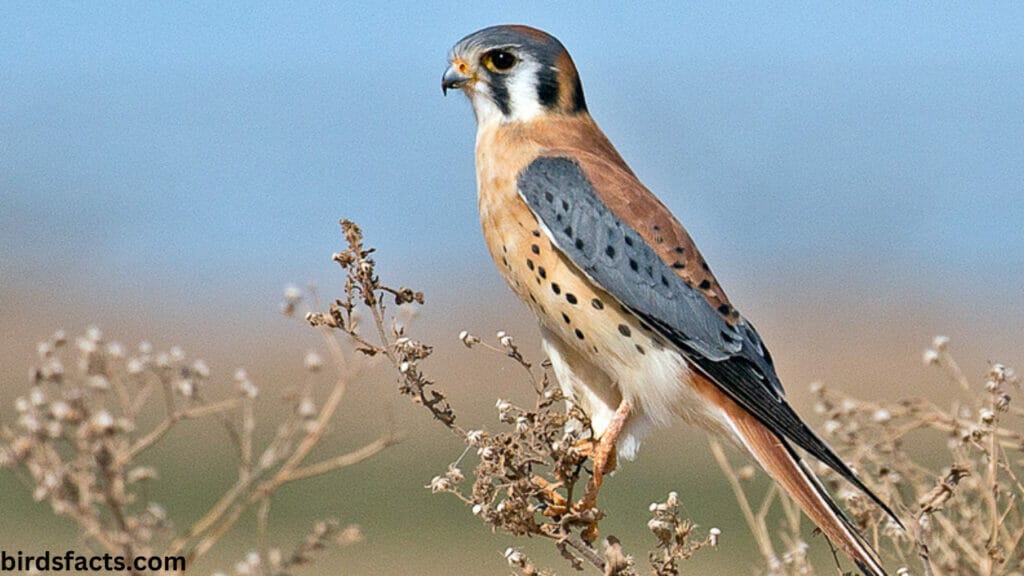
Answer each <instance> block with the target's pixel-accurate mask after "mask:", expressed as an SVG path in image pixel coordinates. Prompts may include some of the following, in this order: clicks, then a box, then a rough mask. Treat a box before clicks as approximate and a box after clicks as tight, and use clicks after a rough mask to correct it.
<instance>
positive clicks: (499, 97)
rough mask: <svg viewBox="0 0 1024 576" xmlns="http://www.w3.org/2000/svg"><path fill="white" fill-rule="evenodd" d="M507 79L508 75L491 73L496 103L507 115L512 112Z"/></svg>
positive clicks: (492, 92) (492, 94)
mask: <svg viewBox="0 0 1024 576" xmlns="http://www.w3.org/2000/svg"><path fill="white" fill-rule="evenodd" d="M507 79H508V76H507V75H505V74H491V96H492V97H493V98H494V103H495V104H497V106H498V109H499V110H501V113H502V114H503V115H505V116H508V115H509V114H511V113H512V103H511V102H510V97H509V95H508V86H507V85H506V84H505V81H506V80H507Z"/></svg>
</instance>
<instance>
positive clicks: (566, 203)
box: [562, 200, 569, 212]
mask: <svg viewBox="0 0 1024 576" xmlns="http://www.w3.org/2000/svg"><path fill="white" fill-rule="evenodd" d="M562 210H565V211H566V212H568V211H569V202H568V201H566V200H562Z"/></svg>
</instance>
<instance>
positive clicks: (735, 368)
mask: <svg viewBox="0 0 1024 576" xmlns="http://www.w3.org/2000/svg"><path fill="white" fill-rule="evenodd" d="M605 168H613V167H610V166H605ZM591 171H592V172H593V171H594V170H593V169H592V170H591ZM612 172H614V173H615V174H614V175H613V176H612V178H613V181H609V180H608V178H609V177H608V175H607V174H606V175H604V176H600V177H601V178H605V180H603V181H600V183H601V185H602V186H605V187H608V186H614V187H615V189H614V190H603V191H599V190H598V189H597V188H596V187H595V185H594V183H592V179H591V178H588V175H587V173H586V172H585V169H584V167H583V166H581V163H580V162H579V161H577V160H576V159H574V158H571V157H566V156H541V157H539V158H537V159H536V160H534V161H533V162H532V163H530V164H529V165H528V166H527V167H526V168H525V169H524V170H523V171H522V172H521V173H520V174H519V175H518V178H517V184H518V189H519V193H520V195H521V196H522V197H523V199H524V200H525V201H526V203H527V205H529V207H530V209H531V210H532V211H533V213H534V214H535V215H536V216H537V219H538V220H539V221H540V223H541V224H542V225H543V227H544V228H545V231H546V233H547V234H548V236H549V237H550V238H551V240H552V241H553V242H554V244H555V245H556V246H557V247H558V248H559V249H560V250H561V251H562V252H564V253H565V254H566V256H568V257H569V259H570V260H571V261H572V262H573V263H574V264H575V265H576V266H578V267H579V268H580V269H581V270H582V271H583V272H584V273H585V274H587V275H588V276H589V277H590V278H591V279H592V280H594V281H595V282H596V283H597V284H598V285H599V286H601V287H603V288H604V289H605V290H607V291H608V292H609V293H610V294H611V295H612V296H614V297H615V298H616V299H617V300H618V301H619V302H620V303H621V304H622V305H623V306H625V307H627V308H628V309H629V310H630V311H631V312H632V313H633V314H635V315H636V316H637V317H639V318H640V319H642V320H643V321H644V322H646V323H647V324H649V325H650V326H651V327H653V328H654V329H656V330H657V331H658V332H659V333H661V334H662V335H664V336H665V337H666V338H667V339H668V340H669V341H671V342H672V343H673V344H675V346H676V347H678V349H679V350H680V351H681V352H682V353H683V355H684V356H685V357H686V358H687V359H688V360H689V361H690V363H691V364H693V365H694V366H696V367H697V368H698V369H699V370H700V371H701V372H702V373H704V374H705V375H706V376H707V377H708V379H710V380H711V381H712V382H713V383H714V384H715V385H716V386H718V388H720V389H721V390H722V391H723V392H725V393H726V394H727V395H728V396H729V397H731V398H732V399H733V400H734V401H735V402H736V403H737V404H739V405H740V406H742V407H743V409H744V410H746V411H747V412H749V413H750V414H752V415H753V416H754V417H756V418H757V419H758V420H759V421H761V422H763V423H764V424H765V425H766V426H767V427H768V428H769V429H770V430H772V431H773V432H774V433H776V434H778V435H779V436H780V437H783V438H786V439H788V440H790V441H792V442H793V443H795V444H796V445H797V446H800V447H801V448H803V449H804V450H807V452H809V453H810V454H811V455H813V456H814V457H815V458H817V459H819V460H821V461H822V462H824V463H825V464H827V465H828V466H829V467H831V468H832V469H833V470H835V471H836V472H838V473H839V474H841V475H842V476H843V477H844V478H846V479H847V480H849V481H850V482H852V483H853V484H854V485H856V486H857V487H858V488H859V489H861V490H863V491H864V492H865V493H866V494H867V495H868V496H870V497H871V498H872V499H873V500H874V501H875V502H876V503H878V504H879V506H881V507H882V508H883V509H885V510H886V512H888V513H889V514H890V515H892V516H893V517H894V518H895V515H893V514H892V512H891V511H890V510H889V508H888V507H887V506H886V505H885V503H883V502H882V501H881V500H880V499H879V498H878V497H877V496H875V495H874V494H873V493H872V492H871V490H869V489H868V488H867V487H866V486H865V485H864V484H863V483H862V482H861V481H860V480H859V479H858V478H857V477H856V476H855V475H854V473H853V472H852V471H851V470H850V468H849V467H848V466H847V465H846V464H845V463H844V462H843V461H842V460H841V459H840V458H839V457H838V456H837V455H836V454H835V452H833V451H832V449H831V448H829V447H828V445H827V444H825V442H823V441H822V440H821V439H820V438H818V436H817V435H815V434H814V432H813V431H811V430H810V428H808V427H807V425H806V424H804V423H803V421H802V420H801V419H800V417H799V416H798V415H797V414H796V412H794V411H793V409H792V408H791V407H790V406H789V404H788V403H787V402H786V400H785V398H784V397H783V390H782V385H781V383H780V382H779V378H778V376H777V375H776V373H775V367H774V365H773V363H772V359H771V356H770V355H769V353H768V350H767V349H766V348H765V346H764V344H763V343H762V342H761V337H760V336H758V334H757V331H756V330H755V329H754V327H753V326H752V325H751V324H750V323H749V322H747V321H746V320H745V319H743V318H742V317H741V316H739V314H737V313H734V310H733V309H732V307H731V306H730V305H729V304H728V303H727V301H725V300H724V294H721V293H720V292H721V289H720V287H718V285H717V282H714V279H713V277H711V274H710V271H709V270H707V269H706V266H704V267H703V268H704V270H703V271H702V274H703V275H704V278H705V280H707V278H708V277H710V278H711V279H710V280H707V281H706V282H705V281H703V280H702V281H701V283H700V284H699V285H697V286H694V285H693V282H692V280H690V279H688V278H686V277H685V276H684V275H683V274H682V272H683V271H685V270H686V268H685V267H684V268H682V269H679V268H673V264H674V263H675V262H672V263H667V262H666V261H665V258H663V257H662V256H660V255H659V251H660V252H661V253H662V254H672V253H673V252H674V250H675V247H673V246H671V244H670V245H668V246H661V243H659V242H657V240H656V238H657V236H656V234H657V233H661V234H672V235H673V236H674V237H676V238H683V239H685V240H686V242H687V243H688V249H689V251H690V252H691V254H692V256H691V258H692V259H693V262H696V261H700V263H701V264H703V260H701V259H700V257H699V255H696V254H693V253H695V252H696V249H695V247H693V245H692V242H691V241H690V240H689V236H688V235H686V232H685V231H684V230H683V229H682V226H681V225H680V224H679V222H678V221H677V220H676V219H675V218H674V217H673V216H672V214H671V213H670V212H669V211H668V209H667V208H665V207H664V206H663V205H662V204H661V203H660V202H658V201H657V199H656V198H655V197H654V196H653V195H652V194H651V193H650V192H649V191H648V190H647V189H646V188H645V187H644V186H643V185H642V184H641V183H640V182H639V181H638V180H637V179H636V177H635V176H633V174H632V173H631V172H629V171H628V170H612ZM593 180H598V178H597V177H595V178H594V179H593ZM627 187H628V188H627ZM601 192H604V193H601ZM605 198H612V199H613V202H610V203H611V204H613V205H615V204H617V206H616V208H619V210H613V209H612V207H610V206H609V204H610V203H609V202H605ZM624 202H632V205H631V206H625V204H624ZM624 206H625V207H624ZM637 208H641V209H642V210H643V211H644V212H643V213H640V214H637V213H635V212H636V209H637ZM630 211H632V212H633V213H631V214H629V217H628V219H627V217H624V216H623V215H620V214H619V213H617V212H630ZM649 238H655V240H654V242H653V243H652V242H651V241H649ZM655 246H659V249H656V248H655ZM691 268H692V266H691ZM711 288H717V290H712V289H711ZM721 301H725V302H726V304H717V305H713V303H717V302H721Z"/></svg>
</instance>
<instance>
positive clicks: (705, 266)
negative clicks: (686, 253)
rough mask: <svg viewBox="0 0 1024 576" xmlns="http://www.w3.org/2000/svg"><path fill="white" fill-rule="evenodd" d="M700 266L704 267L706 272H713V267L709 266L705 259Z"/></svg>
mask: <svg viewBox="0 0 1024 576" xmlns="http://www.w3.org/2000/svg"><path fill="white" fill-rule="evenodd" d="M700 267H701V268H703V269H704V271H705V272H711V268H708V263H707V262H705V261H703V260H701V262H700Z"/></svg>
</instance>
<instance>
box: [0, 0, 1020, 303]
mask: <svg viewBox="0 0 1024 576" xmlns="http://www.w3.org/2000/svg"><path fill="white" fill-rule="evenodd" d="M207 4H208V3H191V4H186V3H98V2H97V3H91V2H90V3H66V4H62V3H46V4H39V3H21V4H15V3H5V4H4V5H3V6H2V7H0V254H2V255H3V256H2V258H0V296H2V292H3V290H4V285H5V284H6V285H7V289H16V288H11V286H12V285H14V284H17V281H23V282H29V283H36V284H37V285H38V284H52V285H53V288H54V289H55V290H63V291H66V292H68V291H70V292H77V293H96V294H106V293H111V292H113V293H116V292H119V291H120V292H130V293H136V294H159V295H163V296H165V297H169V298H171V300H172V301H178V300H180V301H185V300H189V299H193V298H195V293H196V292H201V293H204V294H208V295H210V296H209V297H210V298H231V299H234V298H246V299H254V300H256V301H264V302H266V301H270V302H272V301H274V300H276V299H277V298H278V295H279V293H280V287H281V286H283V285H284V284H285V283H287V282H290V281H298V282H302V281H305V280H306V279H308V278H318V277H320V275H326V274H328V273H329V272H331V270H332V269H331V268H330V264H329V261H328V258H329V255H330V253H331V252H333V251H334V250H335V249H336V248H337V246H338V242H339V240H338V238H339V234H338V228H337V224H336V223H337V220H338V218H340V217H349V218H353V219H355V220H357V221H359V222H360V223H362V224H363V226H364V228H366V229H367V231H368V232H369V234H370V237H371V240H372V241H373V242H374V243H376V244H378V245H379V246H380V247H381V248H382V249H384V250H385V251H386V252H385V253H386V254H387V259H388V261H389V262H391V263H392V264H393V265H399V266H403V267H405V274H406V275H408V276H411V277H412V278H413V279H419V278H428V277H448V276H451V275H455V276H459V277H461V278H468V279H469V280H470V281H471V282H472V281H477V280H479V282H481V283H482V284H484V285H487V286H495V285H497V284H498V283H499V282H500V281H499V280H498V279H497V275H496V274H491V273H490V272H491V270H490V269H489V268H487V272H488V274H480V273H478V272H474V270H476V268H477V267H480V266H487V267H489V266H490V264H489V262H488V260H487V256H486V252H485V250H484V248H483V243H482V240H481V235H480V231H479V224H478V221H477V216H476V204H475V183H474V174H473V165H472V162H473V159H472V148H473V138H474V129H475V127H474V124H473V118H472V114H471V112H470V108H469V105H468V103H467V102H466V101H465V99H464V98H462V97H461V96H458V95H456V97H452V96H451V95H449V97H448V98H442V96H441V91H440V85H439V80H440V75H441V73H442V71H443V69H444V67H445V64H446V63H445V55H446V53H447V51H448V49H449V47H450V46H451V45H452V44H453V43H454V42H455V41H456V40H458V39H459V38H460V37H462V36H463V35H465V34H467V33H469V32H472V31H474V30H476V29H478V28H481V27H483V26H486V25H490V24H495V23H502V22H519V23H527V24H531V25H534V26H538V27H541V28H544V29H546V30H548V31H550V32H552V33H554V34H555V35H557V36H558V37H559V38H560V39H562V41H563V42H564V43H565V44H566V46H567V47H568V48H569V50H570V52H571V53H572V54H573V56H574V58H575V59H576V63H577V66H578V68H579V69H580V71H581V74H582V76H583V82H584V87H585V89H586V93H587V101H588V103H589V105H590V109H591V112H592V113H593V115H594V116H595V118H596V119H597V120H598V122H599V123H600V124H601V125H602V126H603V127H604V129H605V131H606V132H607V133H608V134H609V136H610V137H611V139H612V141H613V142H615V143H616V144H617V146H618V147H619V149H620V151H621V152H622V154H623V155H624V156H625V158H626V159H627V161H629V162H630V163H631V164H632V166H633V168H634V170H635V171H636V172H637V173H638V174H640V176H641V179H642V180H644V181H645V183H646V184H647V185H648V186H649V187H650V188H651V189H652V190H653V191H654V192H655V193H657V194H658V195H659V196H660V197H661V198H662V199H663V200H664V201H665V202H666V204H668V205H669V207H670V208H672V209H673V210H674V211H675V212H676V214H677V216H679V218H680V220H681V221H682V222H683V223H684V224H685V225H686V226H687V227H688V228H689V229H690V230H691V233H692V234H693V235H694V236H695V238H696V240H697V241H698V243H699V244H700V245H701V247H702V249H703V250H704V252H705V254H706V255H707V256H708V259H709V260H710V261H711V263H712V265H713V266H714V267H715V269H716V271H717V272H718V273H719V276H720V277H725V278H724V282H725V284H726V286H727V287H728V286H730V285H737V284H738V285H741V286H742V287H743V288H742V290H748V291H749V292H750V293H752V292H753V287H755V286H758V285H759V283H762V284H763V280H759V278H763V277H764V275H765V273H766V272H767V271H770V270H777V269H782V270H783V271H788V272H786V273H791V274H792V275H796V276H800V275H805V276H808V277H824V276H829V277H831V278H833V279H836V280H837V281H839V282H841V283H847V282H848V283H850V284H855V285H861V286H867V287H870V286H873V285H874V286H879V289H880V290H881V289H888V288H898V289H900V290H904V291H914V290H922V291H926V292H937V293H952V294H958V295H963V297H964V298H967V301H965V302H964V304H966V305H970V304H971V302H972V300H971V299H972V298H978V299H979V300H980V299H986V298H1001V299H1003V300H1004V301H1005V299H1006V298H1011V301H1010V302H1009V303H1010V304H1011V305H1013V306H1015V307H1017V308H1020V306H1021V302H1022V299H1015V298H1017V297H1019V296H1021V294H1022V292H1024V225H1022V222H1024V105H1022V103H1024V42H1021V30H1024V8H1021V7H1020V5H1011V4H1006V5H1003V6H994V5H982V4H963V5H959V6H952V7H950V6H944V7H943V8H942V9H938V8H935V7H928V6H924V5H917V4H914V5H891V4H890V3H855V4H851V5H847V6H845V7H839V8H835V7H825V6H824V5H823V4H819V3H806V4H798V3H786V4H781V5H774V6H764V5H762V4H760V3H757V4H747V3H738V4H724V3H709V4H703V5H702V4H696V5H689V6H678V5H677V4H676V3H664V4H661V5H654V4H651V5H647V6H645V7H643V8H636V9H628V10H627V9H626V8H624V7H622V6H620V5H618V4H613V3H609V4H595V5H594V6H593V7H588V8H587V9H586V10H581V9H580V8H578V7H574V5H573V4H569V3H566V4H556V5H552V4H550V3H548V2H543V3H541V2H537V3H532V4H531V3H525V4H520V5H517V6H515V7H510V6H507V5H505V4H494V5H490V4H487V3H466V2H461V3H452V4H436V5H431V6H426V5H422V4H420V3H406V4H401V3H399V4H394V5H392V6H390V7H386V8H373V7H369V6H359V5H355V4H308V3H299V4H296V3H260V4H258V5H256V6H246V5H243V4H237V5H235V4H218V5H207ZM2 278H6V280H3V279H2ZM12 280H13V281H12ZM470 288H472V286H471V287H470ZM41 304H42V303H40V305H41Z"/></svg>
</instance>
